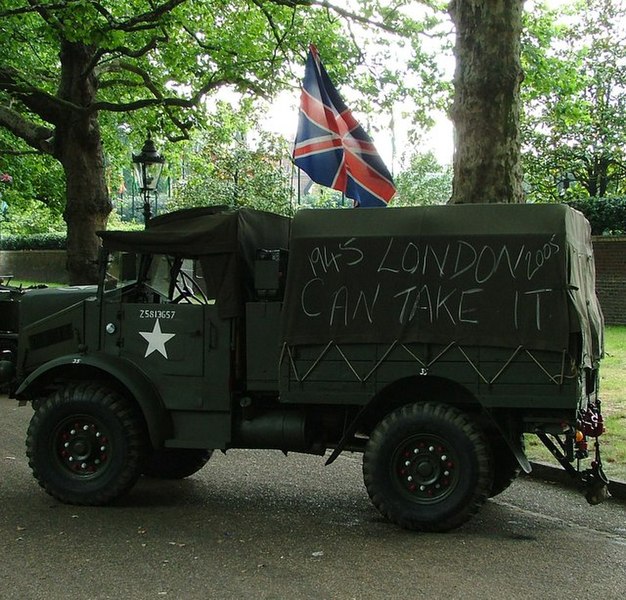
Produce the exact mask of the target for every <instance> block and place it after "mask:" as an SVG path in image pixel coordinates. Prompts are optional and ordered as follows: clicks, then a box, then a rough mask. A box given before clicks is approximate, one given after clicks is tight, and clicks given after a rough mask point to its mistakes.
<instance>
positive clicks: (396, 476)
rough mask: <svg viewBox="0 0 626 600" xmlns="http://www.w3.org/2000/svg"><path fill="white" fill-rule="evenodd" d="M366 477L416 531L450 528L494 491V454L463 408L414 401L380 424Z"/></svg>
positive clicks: (370, 488)
mask: <svg viewBox="0 0 626 600" xmlns="http://www.w3.org/2000/svg"><path fill="white" fill-rule="evenodd" d="M363 479H364V482H365V487H366V488H367V492H368V494H369V496H370V498H371V500H372V502H373V504H374V506H376V508H377V509H378V510H379V511H380V512H381V513H382V514H383V515H384V516H385V517H386V518H388V519H389V520H390V521H392V522H394V523H396V524H398V525H400V526H401V527H403V528H405V529H412V530H416V531H448V530H450V529H454V528H456V527H459V526H460V525H462V524H463V523H465V522H466V521H467V520H469V519H470V518H471V517H472V516H473V515H474V514H475V513H476V512H477V511H478V510H479V508H480V507H481V506H482V505H483V504H484V502H485V501H486V499H487V497H488V496H489V492H490V491H491V485H492V466H491V453H490V449H489V446H488V444H487V441H486V439H485V436H484V434H483V432H482V430H481V429H480V428H479V426H478V425H477V424H476V423H475V422H474V421H473V420H472V419H471V418H470V417H469V416H468V415H466V414H465V413H463V412H461V411H460V410H458V409H456V408H454V407H451V406H447V405H445V404H435V403H424V404H421V403H416V404H409V405H406V406H403V407H401V408H399V409H397V410H395V411H393V412H392V413H390V414H388V415H387V416H386V417H385V418H384V419H383V420H382V421H381V422H380V423H379V424H378V425H377V426H376V427H375V429H374V431H373V432H372V434H371V436H370V439H369V441H368V443H367V446H366V448H365V453H364V455H363Z"/></svg>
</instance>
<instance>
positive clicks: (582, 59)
mask: <svg viewBox="0 0 626 600" xmlns="http://www.w3.org/2000/svg"><path fill="white" fill-rule="evenodd" d="M625 23H626V5H624V3H623V2H618V1H617V0H585V2H576V3H573V4H572V5H569V6H565V8H564V13H563V14H558V13H557V12H555V11H549V10H547V9H545V8H544V9H541V7H540V6H538V7H535V10H533V11H528V12H527V13H526V31H525V35H524V43H523V61H524V70H525V73H526V77H525V81H524V88H523V91H524V107H525V109H524V120H523V123H524V140H525V153H524V162H525V173H526V181H527V183H528V186H529V196H530V198H531V199H532V200H539V201H546V200H547V201H555V200H559V199H567V198H571V197H576V196H579V197H580V196H591V197H604V196H607V195H610V194H616V193H623V192H624V190H625V186H626V179H625V175H626V170H625V167H626V162H625V155H624V143H625V141H626V113H625V112H624V108H625V107H626V29H625V28H624V24H625Z"/></svg>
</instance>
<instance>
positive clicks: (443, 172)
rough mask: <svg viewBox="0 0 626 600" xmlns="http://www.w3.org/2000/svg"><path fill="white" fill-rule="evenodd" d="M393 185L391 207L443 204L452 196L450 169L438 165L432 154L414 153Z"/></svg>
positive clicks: (447, 166)
mask: <svg viewBox="0 0 626 600" xmlns="http://www.w3.org/2000/svg"><path fill="white" fill-rule="evenodd" d="M395 183H396V187H397V192H396V196H395V197H394V198H393V199H392V201H391V202H392V205H393V206H417V205H428V204H445V203H446V202H448V200H449V199H450V196H451V194H452V169H451V167H450V166H449V165H446V166H443V165H440V164H439V163H438V162H437V159H436V158H435V156H434V154H433V153H432V152H427V153H425V154H420V153H416V154H414V155H413V156H412V157H411V159H410V161H409V164H408V166H407V167H406V168H405V169H403V170H402V171H401V172H400V173H399V174H398V175H397V176H396V178H395Z"/></svg>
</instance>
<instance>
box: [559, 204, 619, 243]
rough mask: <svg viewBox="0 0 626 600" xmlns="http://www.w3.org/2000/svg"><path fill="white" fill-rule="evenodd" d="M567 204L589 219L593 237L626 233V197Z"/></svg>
mask: <svg viewBox="0 0 626 600" xmlns="http://www.w3.org/2000/svg"><path fill="white" fill-rule="evenodd" d="M567 204H568V205H569V206H571V207H572V208H575V209H576V210H579V211H580V212H581V213H583V214H584V215H585V217H587V219H588V221H589V223H590V224H591V233H592V235H611V234H614V235H618V234H624V233H626V197H623V196H617V197H605V198H585V199H584V200H573V201H570V202H567Z"/></svg>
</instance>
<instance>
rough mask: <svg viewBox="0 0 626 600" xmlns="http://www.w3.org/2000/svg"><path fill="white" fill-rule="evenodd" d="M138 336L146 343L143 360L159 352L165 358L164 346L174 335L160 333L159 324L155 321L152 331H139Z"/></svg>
mask: <svg viewBox="0 0 626 600" xmlns="http://www.w3.org/2000/svg"><path fill="white" fill-rule="evenodd" d="M139 335H140V336H141V337H142V338H144V339H145V340H146V341H147V342H148V347H147V348H146V354H145V356H144V358H146V357H148V356H150V355H151V354H152V353H153V352H160V353H161V355H162V356H163V357H165V358H167V350H166V349H165V344H166V343H167V342H169V341H170V340H171V339H172V338H173V337H174V336H175V335H176V334H175V333H162V332H161V324H160V323H159V320H158V319H157V320H156V322H155V324H154V327H153V329H152V331H140V332H139Z"/></svg>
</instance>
